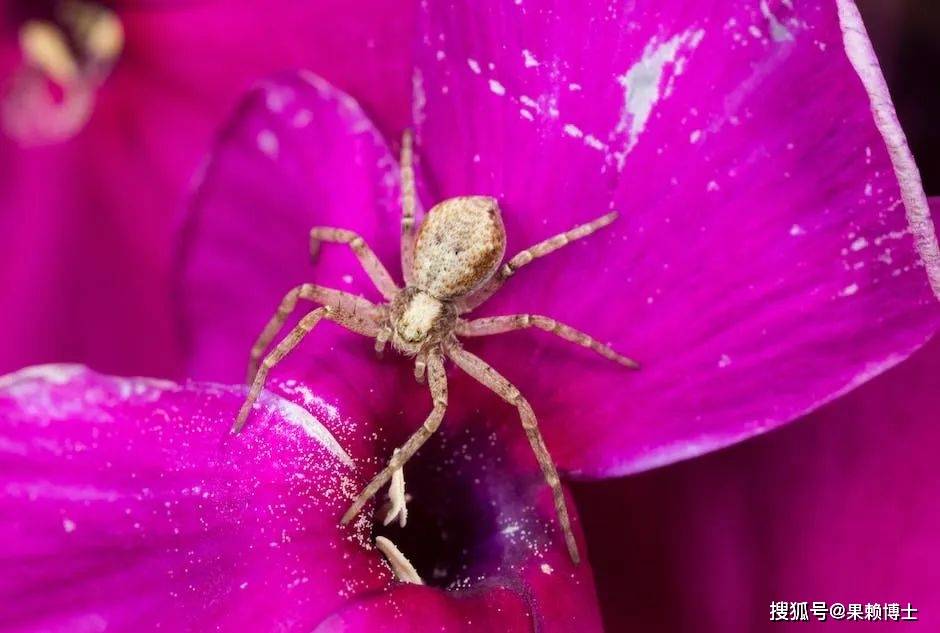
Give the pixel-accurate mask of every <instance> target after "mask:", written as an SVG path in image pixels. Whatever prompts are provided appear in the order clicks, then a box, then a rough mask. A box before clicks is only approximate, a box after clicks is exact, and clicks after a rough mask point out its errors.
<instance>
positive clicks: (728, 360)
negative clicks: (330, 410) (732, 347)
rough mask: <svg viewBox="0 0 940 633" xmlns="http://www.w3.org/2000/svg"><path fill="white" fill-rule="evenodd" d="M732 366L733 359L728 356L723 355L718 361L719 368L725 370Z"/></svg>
mask: <svg viewBox="0 0 940 633" xmlns="http://www.w3.org/2000/svg"><path fill="white" fill-rule="evenodd" d="M730 364H731V357H730V356H728V355H727V354H722V355H721V358H719V359H718V366H719V367H721V368H722V369H724V368H725V367H727V366H728V365H730Z"/></svg>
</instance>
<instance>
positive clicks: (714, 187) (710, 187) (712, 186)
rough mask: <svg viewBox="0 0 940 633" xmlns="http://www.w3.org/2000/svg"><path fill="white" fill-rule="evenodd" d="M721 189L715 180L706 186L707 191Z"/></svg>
mask: <svg viewBox="0 0 940 633" xmlns="http://www.w3.org/2000/svg"><path fill="white" fill-rule="evenodd" d="M719 189H721V187H719V186H718V183H717V182H715V181H714V180H710V181H709V182H708V184H707V185H705V191H718V190H719Z"/></svg>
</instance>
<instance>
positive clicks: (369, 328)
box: [232, 306, 377, 433]
mask: <svg viewBox="0 0 940 633" xmlns="http://www.w3.org/2000/svg"><path fill="white" fill-rule="evenodd" d="M321 319H329V320H330V321H333V322H335V323H338V324H339V325H342V326H343V327H345V328H346V329H349V330H352V331H353V332H358V333H359V334H364V335H366V336H374V335H375V333H376V332H377V328H376V326H374V325H370V324H369V323H368V322H366V321H365V320H363V319H361V318H359V317H355V316H353V315H349V314H345V313H343V312H340V311H339V310H337V309H336V308H333V307H330V306H326V307H323V308H317V309H315V310H312V311H310V312H308V313H307V314H306V315H304V317H303V318H302V319H301V320H300V323H298V324H297V327H295V328H294V329H293V330H291V331H290V333H289V334H288V335H287V336H285V337H284V339H283V340H281V342H280V343H278V344H277V347H275V348H274V350H272V351H271V353H270V354H268V355H267V356H265V357H264V361H262V363H261V367H260V368H259V369H258V373H257V374H255V378H254V380H253V381H252V383H251V387H250V388H249V389H248V396H247V397H246V398H245V402H244V403H242V407H241V409H240V410H239V411H238V417H236V418H235V424H233V425H232V433H238V432H239V431H241V430H242V427H243V426H245V421H246V420H247V419H248V415H249V414H250V413H251V407H252V406H253V405H254V403H255V400H257V399H258V395H259V394H260V393H261V390H262V389H263V388H264V383H265V381H266V380H267V378H268V372H270V371H271V368H272V367H274V366H275V365H277V364H278V363H279V362H281V360H282V359H283V358H284V357H285V356H287V354H289V353H290V351H291V350H292V349H294V347H296V346H297V344H298V343H299V342H300V341H301V339H303V338H304V337H305V336H306V335H307V334H309V333H310V331H311V330H312V329H313V328H314V327H316V325H317V323H319V322H320V320H321Z"/></svg>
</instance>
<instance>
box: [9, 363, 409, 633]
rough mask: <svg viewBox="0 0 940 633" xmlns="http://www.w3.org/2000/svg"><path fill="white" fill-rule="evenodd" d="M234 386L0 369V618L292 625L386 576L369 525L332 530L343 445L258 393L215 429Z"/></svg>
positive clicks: (339, 506)
mask: <svg viewBox="0 0 940 633" xmlns="http://www.w3.org/2000/svg"><path fill="white" fill-rule="evenodd" d="M243 393H244V392H243V390H242V389H238V388H231V387H225V386H218V385H211V384H204V385H196V384H191V385H187V386H182V387H181V386H177V385H175V384H173V383H168V382H163V381H156V380H151V379H142V378H140V379H139V378H131V379H123V378H109V377H105V376H101V375H99V374H95V373H93V372H90V371H88V370H86V369H84V368H82V367H80V366H74V365H49V366H41V367H35V368H31V369H26V370H22V371H20V372H18V373H16V374H11V375H8V376H6V377H4V378H3V379H2V384H0V417H2V418H3V421H4V424H3V431H2V436H0V446H2V451H0V462H2V463H0V472H2V473H3V475H2V480H3V486H2V489H3V494H2V495H0V516H2V517H3V518H2V521H0V529H2V535H3V538H0V558H2V559H3V561H4V574H3V576H2V579H0V604H2V605H3V607H2V616H0V620H2V621H3V622H5V623H6V626H7V627H13V628H14V629H22V630H37V629H43V630H101V629H103V628H108V629H112V628H113V629H116V630H131V629H154V628H158V627H163V628H167V629H169V630H183V629H185V630H206V629H209V628H215V627H219V628H222V629H228V628H231V629H234V628H245V627H247V628H250V629H255V630H271V629H273V628H276V627H279V626H283V627H298V626H301V625H303V624H304V623H306V627H307V629H308V630H309V628H311V627H312V626H315V625H316V624H317V623H318V622H319V621H320V619H322V618H323V617H325V616H326V615H327V614H329V613H330V612H331V611H333V610H335V609H336V608H338V607H340V606H341V605H342V604H344V603H345V602H346V601H347V600H348V599H349V597H350V595H351V594H354V593H359V592H362V591H370V590H377V589H381V588H383V587H386V586H388V585H389V582H390V580H391V574H390V573H389V571H388V570H387V569H386V568H385V566H384V565H383V564H382V563H381V560H380V557H379V556H378V554H377V553H376V552H374V551H369V550H370V549H371V548H370V547H369V546H368V543H369V539H370V536H369V526H368V522H365V521H361V522H358V523H357V524H356V525H355V526H354V527H353V528H352V529H351V530H347V529H346V528H340V527H339V526H338V522H337V519H338V517H339V516H340V515H341V514H342V511H343V509H344V507H345V506H346V504H347V503H348V502H349V497H348V495H349V492H348V490H350V489H352V488H355V487H356V486H357V485H359V480H358V478H357V477H355V476H354V475H353V474H352V464H351V462H350V460H349V457H348V456H347V455H346V454H345V452H344V451H343V449H342V448H341V447H340V446H339V445H338V444H337V443H336V440H335V439H333V438H332V436H330V435H329V433H328V432H327V431H326V430H325V428H324V427H323V425H322V424H321V423H320V421H319V420H318V419H317V417H315V416H314V415H311V414H309V413H307V412H306V411H304V410H303V409H301V408H299V407H296V406H294V405H290V404H289V403H286V402H284V401H282V400H279V399H275V398H273V397H272V398H269V399H268V400H267V401H266V402H265V403H264V404H263V405H262V406H261V407H260V410H259V415H258V416H257V418H258V419H256V420H255V423H254V424H253V425H252V426H251V427H250V428H249V429H248V430H247V431H246V433H245V435H244V436H239V437H232V436H229V435H228V433H227V428H228V425H229V420H230V418H231V415H232V412H233V411H235V410H237V408H238V406H239V404H240V401H241V399H242V397H243ZM321 415H322V416H326V415H328V414H327V413H326V412H325V411H318V412H317V416H321ZM338 491H346V492H341V493H339V494H337V492H338Z"/></svg>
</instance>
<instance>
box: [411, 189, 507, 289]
mask: <svg viewBox="0 0 940 633" xmlns="http://www.w3.org/2000/svg"><path fill="white" fill-rule="evenodd" d="M505 251H506V230H505V229H504V228H503V220H502V217H501V216H500V212H499V205H498V204H497V203H496V200H495V199H494V198H489V197H485V196H465V197H460V198H449V199H448V200H444V201H443V202H441V203H439V204H437V205H435V206H434V207H433V208H432V209H431V210H430V211H429V212H428V215H427V216H426V217H425V219H424V221H423V222H422V224H421V230H420V232H419V233H418V239H417V242H416V243H415V257H414V270H413V273H414V274H413V278H414V284H415V285H416V286H417V287H418V288H421V289H422V290H425V291H426V292H428V293H430V294H431V295H433V296H435V297H437V298H439V299H444V300H451V299H456V298H457V297H461V296H464V295H466V294H469V293H470V292H472V291H473V290H476V289H477V288H478V287H480V285H481V284H483V282H484V281H486V280H487V279H489V278H490V277H491V276H492V275H493V273H494V272H496V268H497V267H498V266H499V263H500V261H502V259H503V255H504V253H505Z"/></svg>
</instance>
